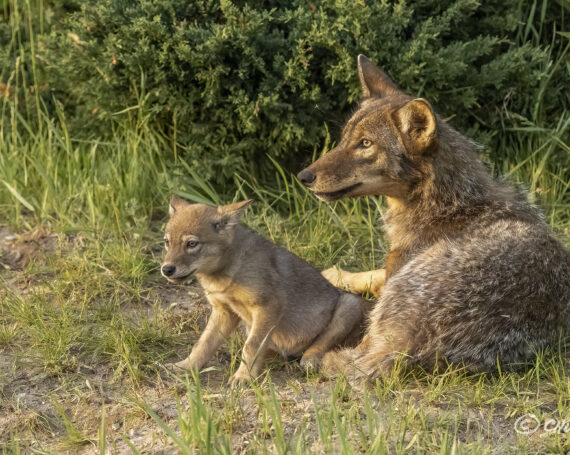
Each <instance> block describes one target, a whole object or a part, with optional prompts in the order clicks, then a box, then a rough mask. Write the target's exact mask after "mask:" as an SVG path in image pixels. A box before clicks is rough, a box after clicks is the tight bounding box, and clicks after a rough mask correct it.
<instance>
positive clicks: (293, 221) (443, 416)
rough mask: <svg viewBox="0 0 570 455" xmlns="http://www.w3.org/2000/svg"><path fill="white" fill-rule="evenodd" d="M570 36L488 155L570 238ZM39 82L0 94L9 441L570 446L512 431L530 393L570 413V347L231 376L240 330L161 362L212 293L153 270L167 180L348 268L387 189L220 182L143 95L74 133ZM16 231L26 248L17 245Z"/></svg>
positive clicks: (3, 375) (54, 449)
mask: <svg viewBox="0 0 570 455" xmlns="http://www.w3.org/2000/svg"><path fill="white" fill-rule="evenodd" d="M530 32H533V30H531V29H530V31H529V32H528V33H530ZM538 33H539V32H538V31H536V30H535V31H534V32H533V33H530V35H532V36H536V35H537V34H538ZM521 39H527V38H526V37H525V36H521ZM528 39H531V38H528ZM567 51H568V48H567V47H565V48H563V49H555V48H552V49H551V52H552V61H553V63H552V65H551V66H549V67H547V68H545V69H544V77H543V81H544V83H543V86H542V87H541V88H540V90H539V91H538V93H536V94H535V106H534V108H533V109H532V110H531V111H530V112H531V114H530V115H529V116H528V118H523V117H521V116H520V115H516V114H515V113H508V115H507V118H506V119H505V129H504V131H501V132H499V133H498V134H502V137H503V143H502V145H501V148H500V150H498V151H495V152H496V153H493V154H491V156H495V157H500V159H495V160H494V161H493V162H492V163H491V166H492V169H493V172H495V173H496V174H503V175H507V176H508V177H509V178H511V179H513V180H515V181H517V182H522V183H523V184H524V185H526V186H527V188H528V189H529V191H530V193H531V195H532V196H533V197H534V198H535V199H536V201H537V202H538V203H539V204H540V205H542V206H543V207H544V209H545V213H546V216H547V221H548V222H549V224H550V225H551V226H552V228H553V229H554V230H555V231H556V232H557V233H558V234H559V235H560V237H561V238H562V240H563V241H564V242H565V243H566V244H567V245H570V233H569V232H568V227H569V222H570V191H569V186H570V171H569V163H570V148H569V146H568V143H569V141H568V130H569V125H570V113H568V112H566V111H563V110H561V112H560V113H559V116H558V117H557V119H558V120H557V122H556V123H554V124H549V123H547V122H546V121H545V115H544V113H543V112H542V111H541V102H540V100H541V93H542V92H544V90H548V89H549V85H548V84H549V83H551V80H552V78H551V76H552V74H553V72H554V71H558V68H559V67H560V66H561V65H565V64H567V63H566V60H565V58H566V55H567ZM24 57H25V58H26V59H30V58H31V59H32V60H33V57H32V56H30V55H25V56H24ZM10 80H18V77H14V78H12V79H10ZM28 82H29V81H28ZM21 83H23V82H21ZM34 83H37V82H34ZM36 93H37V92H36ZM30 102H31V103H32V105H33V103H37V104H36V105H35V106H34V107H35V109H33V112H32V114H33V115H32V114H30V115H28V113H26V112H23V111H20V110H19V109H18V106H16V105H15V104H14V102H13V101H12V100H10V99H8V98H0V112H1V118H0V228H3V229H4V230H2V233H4V234H3V235H4V236H6V235H7V234H8V232H9V231H8V230H6V229H5V228H6V227H7V226H9V227H10V229H12V230H13V231H14V232H16V233H17V234H18V236H19V237H18V239H17V240H16V241H13V242H9V241H7V240H4V239H0V241H4V242H5V244H4V247H5V248H7V253H6V254H7V255H6V256H5V257H4V256H0V264H4V265H6V264H7V265H6V267H3V270H1V271H0V447H1V448H2V453H20V452H22V453H29V452H32V451H34V452H39V453H61V452H62V451H69V452H74V451H78V450H81V449H85V448H89V449H93V450H97V451H98V452H100V453H104V452H105V450H107V451H110V452H111V453H113V452H115V451H118V450H120V449H125V448H130V449H131V450H132V451H133V452H134V453H137V452H140V453H145V452H149V451H152V450H154V449H156V450H160V449H161V448H163V447H164V446H168V447H176V448H177V450H179V451H180V452H182V453H223V454H226V453H231V452H241V453H251V454H257V453H279V454H284V453H295V454H297V453H299V454H301V453H302V454H304V453H343V454H351V453H370V454H384V453H386V454H404V453H410V452H413V453H441V454H447V453H449V454H463V453H468V454H487V453H512V454H518V453H568V451H569V450H570V443H569V441H568V437H567V436H566V435H565V434H559V433H555V432H552V433H549V432H545V431H538V432H537V433H535V434H533V435H518V434H517V433H516V432H515V431H514V423H515V421H516V419H517V418H518V417H519V416H521V415H524V414H525V413H533V414H535V415H536V416H537V417H538V418H540V419H541V421H543V422H544V421H546V420H547V419H548V418H554V419H558V420H563V419H566V420H570V413H569V411H568V409H569V405H570V381H569V379H568V377H567V370H568V362H567V359H566V356H564V355H561V354H558V355H553V354H551V353H550V354H549V353H545V354H541V355H539V356H538V358H537V360H536V363H535V365H534V366H533V367H532V368H529V369H528V370H527V371H525V372H522V373H513V372H501V373H500V374H498V375H495V376H483V375H469V374H467V373H466V372H465V371H463V370H462V369H461V368H459V367H449V369H447V370H446V371H434V372H423V371H419V370H412V371H406V370H405V369H404V368H399V367H398V368H395V369H394V371H393V373H392V375H391V376H390V377H389V378H387V379H386V380H384V381H383V382H378V383H377V384H376V385H375V386H373V387H371V388H367V389H362V390H360V389H353V388H352V387H351V386H350V385H349V384H348V383H347V382H346V381H345V380H344V379H342V378H341V379H339V380H337V381H332V382H329V381H326V380H324V379H323V378H322V377H321V376H320V375H318V374H306V373H304V372H303V371H301V369H300V368H299V367H298V366H297V364H296V363H287V362H283V361H281V362H273V363H272V364H271V365H270V371H269V373H268V374H267V375H266V376H263V377H261V378H260V379H259V381H258V382H257V383H255V384H253V385H252V387H251V389H241V390H240V389H238V390H232V389H230V388H229V387H227V385H226V382H227V379H228V377H229V376H230V374H231V373H232V372H233V371H234V370H235V369H236V367H237V364H238V362H239V350H240V346H241V343H242V341H241V339H240V337H239V336H236V337H233V338H232V339H230V340H229V342H228V343H227V346H226V347H225V348H224V349H222V350H221V352H220V353H219V354H218V355H217V357H216V358H215V359H214V361H213V362H212V365H213V367H212V368H211V369H210V370H209V371H206V372H204V373H203V374H202V375H201V376H200V377H199V378H198V377H175V376H173V375H172V374H168V373H167V372H166V371H165V370H164V368H163V367H162V366H161V365H162V363H164V362H167V361H171V360H173V359H179V358H181V357H182V356H184V355H186V354H187V353H188V351H189V349H190V347H191V345H192V344H193V342H194V341H195V339H196V337H197V336H198V334H199V332H200V330H201V328H202V327H203V325H204V322H205V317H206V313H207V310H206V308H205V307H204V305H200V304H198V303H196V301H197V300H199V299H197V298H196V296H195V295H194V293H195V292H196V289H195V287H193V286H190V287H187V288H184V287H180V286H167V285H166V284H165V283H164V282H163V280H162V279H161V277H160V275H159V273H158V264H159V263H160V257H161V254H162V240H161V239H162V230H163V226H164V222H165V220H166V212H167V204H168V200H169V196H170V194H171V193H173V192H176V193H178V194H180V195H182V196H184V197H186V198H189V199H191V200H194V201H199V202H211V203H219V202H230V201H232V200H236V199H245V198H253V199H254V200H255V204H254V205H253V207H252V209H251V210H249V211H248V213H247V216H246V222H247V223H248V224H249V225H250V226H251V227H253V228H254V229H256V230H258V231H259V232H261V233H262V234H263V235H265V236H266V237H268V238H270V239H271V240H273V241H275V242H276V243H279V244H281V245H283V246H285V247H287V248H288V249H290V250H292V251H293V252H295V253H296V254H298V255H300V256H302V257H304V258H306V259H307V260H309V261H311V262H312V263H313V264H315V265H316V266H318V267H321V268H324V267H328V266H331V265H334V264H341V265H342V266H344V267H347V268H349V269H351V270H365V269H370V268H374V267H379V266H381V264H382V261H383V258H384V256H385V254H386V252H387V245H386V243H385V240H384V237H383V234H382V232H381V226H380V224H379V223H378V222H377V217H378V216H379V215H380V214H381V212H382V211H383V207H384V206H383V203H382V200H381V198H365V199H361V200H346V201H340V202H336V203H333V204H323V203H319V202H317V201H316V199H315V198H314V197H313V196H312V195H311V194H309V193H308V192H307V191H306V190H305V189H304V188H303V187H302V186H301V185H299V184H298V182H297V181H296V179H295V178H294V176H293V174H294V172H295V171H297V169H290V170H285V169H283V168H281V167H280V166H279V165H278V164H277V163H275V176H274V179H273V180H272V182H271V184H267V183H261V182H259V181H257V179H256V177H255V176H252V175H248V174H247V173H246V172H243V173H241V174H239V175H235V176H234V188H235V191H234V192H232V193H231V194H219V193H217V192H216V191H215V189H214V188H212V187H211V186H210V185H209V183H208V182H206V181H204V180H203V179H201V178H200V176H199V175H197V174H196V173H195V172H194V171H193V169H192V168H191V167H189V166H188V165H187V164H186V163H184V162H182V161H180V159H179V158H178V154H177V152H176V150H177V144H176V143H173V142H172V140H171V139H170V138H169V137H165V136H164V135H163V134H162V133H161V132H159V131H157V130H156V128H154V127H153V126H152V125H149V124H148V122H147V121H146V118H147V117H146V116H145V112H144V109H143V108H140V109H138V110H131V111H128V112H127V113H125V115H124V118H123V117H122V120H121V121H117V123H116V124H115V126H114V130H113V131H112V134H111V135H110V136H109V138H106V139H105V140H102V139H100V138H92V139H87V140H86V139H81V140H79V139H75V138H73V137H70V135H69V133H68V131H67V128H66V117H65V115H64V113H63V111H60V112H59V116H58V118H57V119H50V118H48V117H47V116H46V114H45V112H46V110H45V109H44V107H43V106H42V105H41V103H40V102H39V99H38V98H37V97H34V96H31V97H30ZM329 146H330V144H323V145H322V147H320V148H319V149H316V151H315V154H316V153H318V152H320V151H321V150H323V151H325V150H327V149H328V148H329ZM268 159H270V158H269V157H268ZM52 233H54V234H55V235H56V237H54V238H53V241H51V243H50V242H49V241H48V237H49V235H50V234H52ZM16 250H21V251H22V252H23V260H21V261H15V260H14V257H13V256H10V251H12V252H13V251H16ZM27 259H29V262H26V261H27ZM189 292H190V293H192V295H189V294H188V293H189Z"/></svg>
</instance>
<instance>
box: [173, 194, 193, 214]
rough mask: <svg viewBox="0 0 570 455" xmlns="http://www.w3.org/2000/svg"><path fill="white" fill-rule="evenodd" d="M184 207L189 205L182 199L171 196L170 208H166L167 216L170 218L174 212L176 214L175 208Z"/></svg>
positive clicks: (174, 195)
mask: <svg viewBox="0 0 570 455" xmlns="http://www.w3.org/2000/svg"><path fill="white" fill-rule="evenodd" d="M185 205H190V204H189V203H188V202H186V201H185V200H184V199H182V198H180V197H178V196H176V194H173V195H172V197H171V198H170V206H169V207H168V214H169V215H170V216H172V215H174V212H176V209H177V208H179V207H184V206H185Z"/></svg>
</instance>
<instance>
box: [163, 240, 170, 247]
mask: <svg viewBox="0 0 570 455" xmlns="http://www.w3.org/2000/svg"><path fill="white" fill-rule="evenodd" d="M164 246H165V247H166V248H168V247H169V246H170V242H169V241H168V239H164Z"/></svg>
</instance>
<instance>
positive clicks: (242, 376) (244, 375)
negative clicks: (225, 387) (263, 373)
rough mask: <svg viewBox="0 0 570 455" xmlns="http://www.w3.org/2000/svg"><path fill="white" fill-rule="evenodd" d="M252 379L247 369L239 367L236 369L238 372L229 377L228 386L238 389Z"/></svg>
mask: <svg viewBox="0 0 570 455" xmlns="http://www.w3.org/2000/svg"><path fill="white" fill-rule="evenodd" d="M252 379H253V378H252V376H251V374H250V373H249V370H248V369H247V368H242V367H241V366H240V367H239V368H238V370H237V371H236V372H235V373H234V374H233V375H232V376H231V377H230V380H229V381H228V384H229V385H230V386H231V387H239V386H242V385H245V384H247V383H248V382H249V381H251V380H252Z"/></svg>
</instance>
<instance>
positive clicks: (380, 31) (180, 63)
mask: <svg viewBox="0 0 570 455" xmlns="http://www.w3.org/2000/svg"><path fill="white" fill-rule="evenodd" d="M32 3H34V2H32ZM36 3H37V2H36ZM563 3H564V2H560V3H548V2H542V3H541V4H540V3H539V4H537V3H536V2H535V3H532V2H527V1H523V0H490V1H485V2H478V1H476V0H443V1H441V0H413V1H412V0H411V1H408V2H405V1H398V2H377V1H364V0H360V1H353V0H336V1H333V0H322V1H319V0H315V1H313V2H306V1H302V0H295V1H285V0H275V1H262V0H247V1H246V0H242V1H233V2H232V1H229V0H193V1H191V2H184V1H178V0H90V1H85V2H73V1H41V0H39V7H38V5H35V7H34V8H30V6H29V5H30V3H29V2H25V3H24V2H22V3H21V4H20V3H19V2H16V1H13V2H12V1H10V2H8V1H7V0H4V7H3V14H2V15H0V68H1V72H0V82H2V83H3V84H5V86H8V87H11V91H10V93H11V94H12V101H14V102H15V101H18V102H19V104H20V110H21V111H23V112H26V114H27V115H28V116H29V117H34V116H38V115H41V113H40V110H39V109H34V108H33V106H34V105H37V104H38V98H39V104H43V105H45V106H46V107H47V110H48V112H49V113H50V114H49V115H51V116H53V117H54V118H56V119H58V121H61V118H62V117H65V119H66V122H67V126H68V127H69V128H70V129H71V130H72V133H73V135H74V136H75V137H78V136H83V137H87V138H89V137H94V136H105V135H106V134H107V133H109V132H111V131H112V129H113V124H114V123H115V122H117V121H119V122H120V121H123V120H127V121H133V122H140V121H144V122H149V123H151V124H153V125H155V127H156V130H158V131H161V132H162V134H163V135H164V137H165V138H167V139H168V140H169V141H170V142H171V143H172V144H175V145H176V147H175V148H176V150H177V151H178V153H180V154H181V155H182V157H183V158H184V159H185V160H186V161H187V162H188V163H189V164H191V165H192V166H196V167H197V168H198V169H199V170H200V171H201V172H202V175H203V176H205V177H206V178H208V179H210V180H213V181H216V182H217V183H222V182H224V181H226V180H227V179H228V177H230V176H231V175H232V174H233V172H234V171H235V170H236V169H247V170H249V171H252V173H254V174H255V175H262V174H263V168H262V167H263V165H262V164H261V163H270V161H269V160H267V159H266V158H265V157H266V154H269V155H271V156H273V157H276V158H278V159H279V160H280V161H281V162H283V163H286V165H287V167H288V168H289V169H291V170H292V171H294V170H296V169H299V168H301V167H302V164H303V162H307V161H308V160H309V159H310V157H311V155H312V153H313V150H314V149H315V147H317V146H318V147H320V146H322V142H323V139H324V137H325V135H326V134H327V128H326V126H327V125H328V126H329V129H330V130H331V132H332V136H333V138H335V137H337V136H338V129H339V126H340V125H341V124H342V121H343V120H344V119H345V118H346V116H347V115H348V113H349V109H350V108H351V106H352V105H353V104H354V103H355V102H356V101H357V100H358V98H359V85H358V77H357V73H356V56H357V54H359V53H364V54H366V55H368V56H369V57H370V58H371V59H372V60H373V61H375V62H377V63H378V64H379V65H380V66H381V67H383V68H384V69H385V70H386V72H387V73H388V74H390V75H391V76H392V77H393V78H394V80H395V81H396V82H397V83H398V84H399V85H400V86H401V87H402V88H403V89H405V90H406V91H408V92H409V93H412V94H417V95H419V96H424V97H426V98H428V99H429V100H430V101H432V102H433V103H434V104H435V105H436V109H437V110H438V111H439V112H440V113H441V114H442V115H443V116H445V117H451V118H453V123H454V125H456V126H458V127H459V128H461V129H462V130H463V131H466V132H468V133H469V134H472V135H475V136H476V137H477V139H478V140H480V141H482V142H485V143H488V144H491V145H493V144H495V145H496V138H497V136H500V134H498V133H499V132H501V128H500V127H501V125H504V116H505V113H506V112H507V111H512V112H516V113H519V114H522V115H524V116H529V117H530V116H531V111H532V109H533V107H534V104H536V93H537V91H538V90H539V89H540V83H541V78H543V77H544V74H545V70H546V68H547V67H548V65H549V64H550V62H551V61H552V60H553V59H554V58H555V57H556V56H555V55H553V52H560V49H562V47H563V44H565V42H564V40H566V41H567V36H565V35H564V33H562V34H560V33H558V32H559V31H560V30H563V27H564V25H565V20H567V14H568V10H565V9H564V7H563ZM1 4H2V3H0V5H1ZM15 16H19V17H18V18H15ZM16 19H17V20H16ZM533 21H539V22H540V25H541V27H544V28H548V31H547V32H544V33H540V35H539V36H537V37H534V36H533V35H532V31H533V30H534V29H533V27H532V25H533ZM14 24H15V25H14ZM31 36H32V37H34V38H35V42H34V40H30V37H31ZM23 48H25V49H26V51H27V52H23V51H22V49H23ZM30 50H31V51H32V52H29V51H30ZM553 50H554V51H553ZM549 77H551V78H559V79H560V83H559V84H551V85H550V87H559V89H558V90H552V89H550V90H548V91H547V92H544V93H541V94H540V95H541V97H542V98H541V113H540V115H542V116H546V117H548V116H551V117H553V118H554V117H555V116H556V115H557V114H558V113H559V112H560V111H561V109H563V108H564V107H565V106H566V105H567V104H568V101H569V100H568V97H569V95H568V90H567V88H568V83H569V79H568V72H567V71H566V69H565V68H564V66H563V65H560V68H559V70H558V71H557V72H554V73H552V74H550V75H549ZM0 87H3V86H0ZM565 88H566V89H565ZM4 90H5V91H6V93H7V90H8V89H6V88H5V89H4ZM34 103H35V104H34ZM58 108H59V109H58ZM535 114H536V113H535ZM501 134H502V133H501ZM498 158H499V159H500V157H498Z"/></svg>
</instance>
